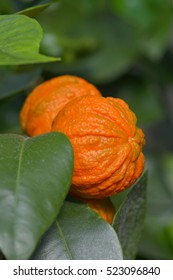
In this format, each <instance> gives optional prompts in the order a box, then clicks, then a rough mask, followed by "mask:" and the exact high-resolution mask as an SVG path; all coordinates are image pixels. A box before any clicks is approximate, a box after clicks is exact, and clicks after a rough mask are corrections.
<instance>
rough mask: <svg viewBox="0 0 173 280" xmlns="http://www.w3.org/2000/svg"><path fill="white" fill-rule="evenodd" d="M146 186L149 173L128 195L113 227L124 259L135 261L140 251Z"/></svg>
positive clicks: (141, 178) (145, 174)
mask: <svg viewBox="0 0 173 280" xmlns="http://www.w3.org/2000/svg"><path fill="white" fill-rule="evenodd" d="M146 185H147V173H144V174H143V176H142V177H140V179H139V181H138V182H137V183H136V184H135V186H134V187H133V188H132V190H131V191H130V192H129V193H128V195H127V198H126V199H125V201H124V203H123V205H122V206H121V207H120V209H119V211H118V212H117V216H116V219H115V222H114V225H113V226H114V228H115V230H116V232H117V235H118V237H119V240H120V243H121V245H122V249H123V256H124V259H134V258H135V256H136V253H137V250H138V245H139V240H140V237H141V233H142V229H143V226H144V218H145V212H146Z"/></svg>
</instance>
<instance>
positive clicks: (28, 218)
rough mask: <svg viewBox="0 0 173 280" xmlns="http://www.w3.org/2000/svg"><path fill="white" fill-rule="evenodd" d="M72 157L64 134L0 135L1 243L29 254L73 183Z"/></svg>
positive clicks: (17, 254) (15, 254) (9, 252)
mask: <svg viewBox="0 0 173 280" xmlns="http://www.w3.org/2000/svg"><path fill="white" fill-rule="evenodd" d="M72 169H73V156H72V149H71V145H70V143H69V141H68V139H67V138H66V136H65V135H63V134H61V133H57V132H55V133H49V134H44V135H42V136H38V137H33V138H27V137H23V136H19V135H13V134H1V135H0V205H1V207H0V248H1V251H2V252H3V254H4V255H5V257H6V258H7V259H27V258H28V257H29V256H30V255H31V254H32V252H33V251H34V249H35V246H36V244H37V242H38V240H39V239H40V237H41V236H42V235H43V233H44V232H45V231H46V230H47V229H48V228H49V227H50V225H51V224H52V222H53V221H54V219H55V217H56V215H57V213H58V212H59V210H60V208H61V206H62V204H63V201H64V199H65V197H66V194H67V192H68V190H69V187H70V184H71V176H72Z"/></svg>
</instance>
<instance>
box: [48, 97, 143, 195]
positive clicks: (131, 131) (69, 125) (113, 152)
mask: <svg viewBox="0 0 173 280" xmlns="http://www.w3.org/2000/svg"><path fill="white" fill-rule="evenodd" d="M136 121H137V119H136V116H135V114H134V113H133V112H132V111H131V110H130V109H129V106H128V105H127V104H126V103H125V102H124V101H123V100H121V99H119V98H111V97H107V98H104V97H100V96H89V95H88V96H82V97H78V98H76V99H74V100H72V101H71V102H69V103H68V104H67V105H66V106H65V107H64V108H63V109H62V110H61V111H60V112H59V113H58V115H57V116H56V117H55V119H54V121H53V124H52V131H59V132H62V133H64V134H66V136H67V137H68V138H69V140H70V141H71V144H72V146H73V150H74V173H73V178H72V187H71V190H70V192H71V194H73V195H76V196H78V197H85V198H97V199H99V198H104V197H108V196H111V195H113V194H116V193H118V192H120V191H122V190H124V189H126V188H128V187H129V186H131V185H132V184H133V183H134V182H135V181H136V180H137V178H138V177H139V176H140V175H141V173H142V171H143V169H144V155H143V153H142V147H143V145H144V144H145V139H144V134H143V132H142V130H141V129H140V128H137V126H136Z"/></svg>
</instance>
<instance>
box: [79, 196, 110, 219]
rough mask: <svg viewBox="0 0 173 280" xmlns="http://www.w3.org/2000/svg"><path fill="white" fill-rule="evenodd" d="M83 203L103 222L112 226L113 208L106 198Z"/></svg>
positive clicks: (85, 200) (86, 200)
mask: <svg viewBox="0 0 173 280" xmlns="http://www.w3.org/2000/svg"><path fill="white" fill-rule="evenodd" d="M83 201H84V202H85V203H86V204H87V205H88V207H89V208H91V209H92V210H94V211H95V212H97V213H98V214H99V215H100V217H102V218H103V219H104V220H105V221H107V222H108V223H109V224H112V222H113V219H114V216H115V207H114V205H113V204H112V202H111V200H110V199H109V198H108V197H106V198H102V199H84V200H83Z"/></svg>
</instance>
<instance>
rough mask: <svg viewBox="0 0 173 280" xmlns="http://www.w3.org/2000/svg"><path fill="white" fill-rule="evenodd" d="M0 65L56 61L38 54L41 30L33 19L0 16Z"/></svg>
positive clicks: (17, 16) (18, 16)
mask: <svg viewBox="0 0 173 280" xmlns="http://www.w3.org/2000/svg"><path fill="white" fill-rule="evenodd" d="M0 34H1V36H0V65H19V64H31V63H41V62H51V61H57V60H58V58H53V57H48V56H45V55H42V54H39V46H40V41H41V39H42V29H41V27H40V25H39V24H38V22H37V21H36V20H35V19H31V18H29V17H26V16H24V15H3V16H0Z"/></svg>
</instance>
